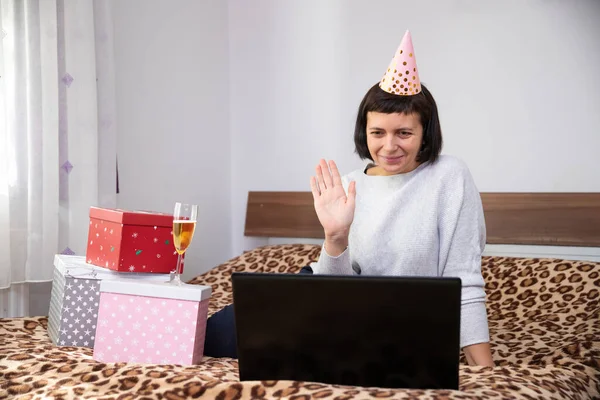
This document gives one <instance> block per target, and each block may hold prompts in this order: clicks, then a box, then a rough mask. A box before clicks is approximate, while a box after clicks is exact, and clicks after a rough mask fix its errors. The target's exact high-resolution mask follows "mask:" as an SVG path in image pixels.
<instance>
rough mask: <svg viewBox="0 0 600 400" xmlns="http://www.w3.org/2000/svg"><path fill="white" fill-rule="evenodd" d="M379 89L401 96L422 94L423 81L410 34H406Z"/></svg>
mask: <svg viewBox="0 0 600 400" xmlns="http://www.w3.org/2000/svg"><path fill="white" fill-rule="evenodd" d="M379 87H381V89H383V90H384V91H386V92H388V93H391V94H396V95H399V96H410V95H415V94H418V93H420V92H421V80H420V79H419V72H418V70H417V61H416V57H415V51H414V49H413V44H412V39H411V36H410V32H408V31H407V32H406V33H405V34H404V37H403V38H402V42H401V43H400V46H399V47H398V50H397V51H396V54H395V55H394V58H393V59H392V62H391V63H390V65H389V67H388V69H387V71H386V73H385V74H384V76H383V78H382V79H381V82H380V83H379Z"/></svg>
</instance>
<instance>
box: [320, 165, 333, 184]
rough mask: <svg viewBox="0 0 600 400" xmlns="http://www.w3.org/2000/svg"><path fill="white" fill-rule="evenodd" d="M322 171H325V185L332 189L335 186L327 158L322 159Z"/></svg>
mask: <svg viewBox="0 0 600 400" xmlns="http://www.w3.org/2000/svg"><path fill="white" fill-rule="evenodd" d="M320 165H321V171H323V179H324V180H325V187H326V188H328V189H331V188H332V187H333V180H332V179H331V173H330V172H329V166H328V165H327V162H326V161H325V160H321V162H320Z"/></svg>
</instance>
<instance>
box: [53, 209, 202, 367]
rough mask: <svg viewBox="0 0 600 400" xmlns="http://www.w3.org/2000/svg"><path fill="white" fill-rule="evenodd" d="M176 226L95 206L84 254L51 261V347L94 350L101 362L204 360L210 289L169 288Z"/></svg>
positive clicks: (151, 215)
mask: <svg viewBox="0 0 600 400" xmlns="http://www.w3.org/2000/svg"><path fill="white" fill-rule="evenodd" d="M172 227H173V216H171V215H168V214H161V213H155V212H141V211H127V210H119V209H105V208H97V207H92V208H91V209H90V221H89V231H88V241H87V248H86V254H85V256H83V255H82V256H75V255H63V254H57V255H56V256H55V259H54V275H53V282H52V293H51V300H50V309H49V322H48V334H49V336H50V338H51V340H52V341H53V343H54V344H56V345H58V346H82V347H89V348H93V349H94V358H95V359H96V360H98V361H106V362H121V361H126V362H151V363H177V364H195V363H197V362H199V361H200V359H201V358H202V350H203V346H204V332H205V327H206V317H207V311H208V300H209V298H210V294H211V288H210V287H209V286H201V285H183V286H176V285H172V284H170V283H169V280H170V273H171V271H173V270H174V269H175V267H176V265H177V252H176V251H175V248H174V246H173V244H172V240H173V239H172V238H173V234H172ZM167 336H168V339H170V340H168V341H165V339H167ZM159 343H160V344H161V345H163V347H160V346H159ZM153 344H154V346H153ZM164 344H167V347H164ZM155 346H156V348H154V347H155ZM159 347H160V348H159Z"/></svg>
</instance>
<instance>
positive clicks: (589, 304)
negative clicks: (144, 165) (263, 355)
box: [0, 245, 600, 400]
mask: <svg viewBox="0 0 600 400" xmlns="http://www.w3.org/2000/svg"><path fill="white" fill-rule="evenodd" d="M319 251H320V247H319V246H314V245H276V246H265V247H261V248H257V249H255V250H253V251H250V252H246V253H244V254H243V255H241V256H239V257H237V258H234V259H232V260H230V261H229V262H227V263H224V264H222V265H220V266H218V267H216V268H214V269H213V270H211V271H208V272H207V273H205V274H203V275H200V276H198V277H196V278H194V279H193V280H192V281H190V283H193V284H207V285H212V287H213V296H212V299H211V303H210V309H209V315H212V314H213V313H215V312H216V311H218V310H219V309H221V308H222V307H223V306H225V305H227V304H230V303H231V301H232V290H231V281H230V275H231V273H232V272H234V271H254V272H279V273H297V272H298V271H299V270H300V268H301V267H302V266H304V265H307V264H308V263H310V262H312V261H315V260H317V258H318V256H319ZM482 266H483V274H484V278H485V281H486V290H487V294H488V303H487V307H488V316H489V324H490V334H491V345H492V351H493V356H494V359H495V361H496V364H497V366H496V367H494V368H490V367H470V366H468V365H466V363H465V360H464V356H463V357H462V359H461V366H460V385H459V390H458V391H447V390H384V389H381V388H359V387H344V386H337V385H325V384H317V383H311V382H292V381H263V382H240V381H239V379H238V375H237V362H236V360H233V359H225V358H221V359H215V358H208V357H205V359H204V360H203V361H202V362H201V363H200V364H199V365H195V366H190V367H183V366H177V365H148V364H132V363H117V364H105V363H99V362H96V361H94V360H93V358H92V350H91V349H88V348H82V347H57V346H54V345H52V343H51V341H50V339H49V338H48V335H47V322H48V320H47V318H46V317H35V318H13V319H0V399H8V398H18V399H87V398H97V399H119V400H120V399H169V400H175V399H188V398H189V399H192V398H218V399H224V400H225V399H232V400H233V399H262V398H289V399H309V398H325V399H340V400H341V399H348V400H350V399H359V398H373V397H375V398H395V399H417V398H419V399H598V398H600V263H589V262H579V261H577V262H576V261H562V260H550V259H521V258H519V259H517V258H504V257H484V258H483V260H482Z"/></svg>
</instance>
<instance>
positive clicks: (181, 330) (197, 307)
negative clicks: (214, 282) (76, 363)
mask: <svg viewBox="0 0 600 400" xmlns="http://www.w3.org/2000/svg"><path fill="white" fill-rule="evenodd" d="M210 295H211V287H210V286H201V285H187V284H183V285H182V286H177V285H172V284H169V283H154V282H152V283H151V282H137V281H131V282H127V281H126V280H120V281H103V282H102V283H101V285H100V309H99V311H98V328H97V330H96V342H95V344H94V355H93V357H94V359H95V360H97V361H101V362H130V363H149V364H161V365H165V364H177V365H193V364H198V363H199V362H200V361H201V360H202V357H203V353H204V338H205V333H206V320H207V315H208V302H209V299H210Z"/></svg>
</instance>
